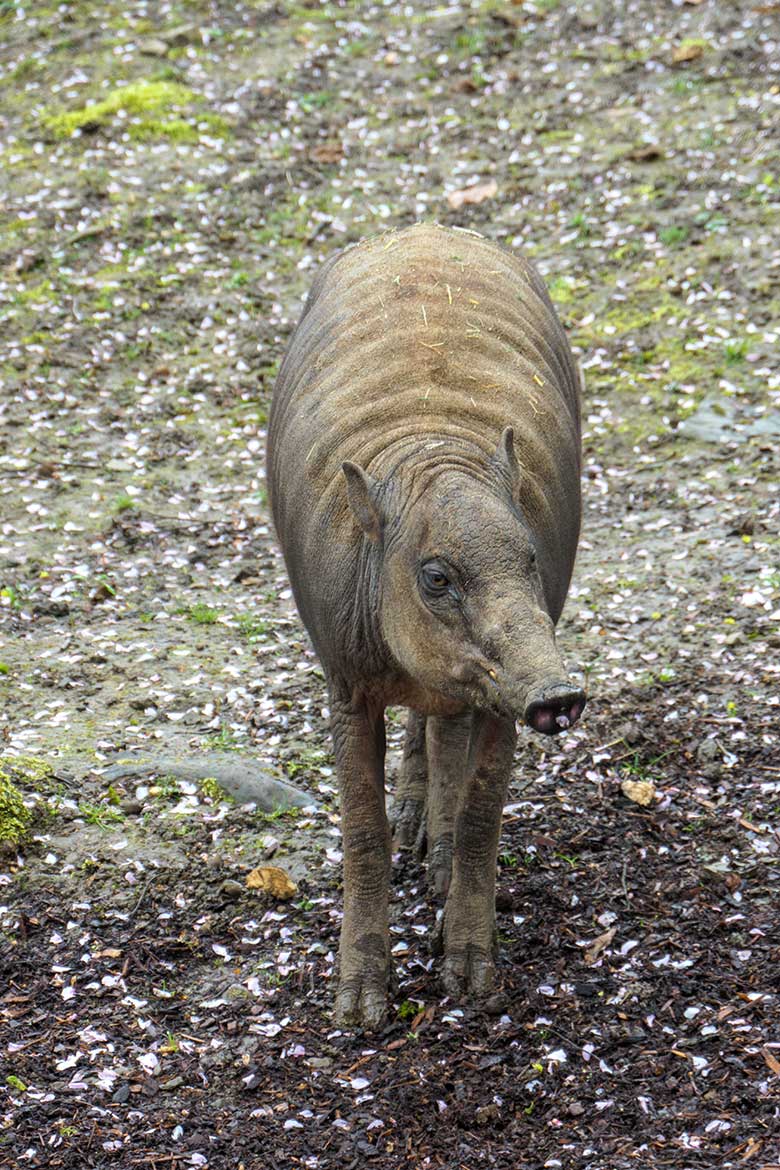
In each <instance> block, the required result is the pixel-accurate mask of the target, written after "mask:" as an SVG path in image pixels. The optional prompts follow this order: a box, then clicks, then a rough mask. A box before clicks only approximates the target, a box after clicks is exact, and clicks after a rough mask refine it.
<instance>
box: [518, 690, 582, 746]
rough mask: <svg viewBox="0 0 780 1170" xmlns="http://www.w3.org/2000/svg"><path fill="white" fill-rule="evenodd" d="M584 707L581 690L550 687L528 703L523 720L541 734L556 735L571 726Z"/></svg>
mask: <svg viewBox="0 0 780 1170" xmlns="http://www.w3.org/2000/svg"><path fill="white" fill-rule="evenodd" d="M584 708H585V696H584V694H583V693H582V691H573V690H571V689H570V688H568V687H566V688H563V687H560V688H558V687H555V688H550V689H548V690H546V691H545V692H543V693H542V695H541V696H540V697H539V698H538V699H534V700H533V701H532V702H530V703H529V704H528V706H527V707H526V710H525V722H526V723H527V724H528V726H529V727H531V728H533V730H534V731H538V732H540V733H541V734H542V735H557V734H558V732H560V731H565V730H566V728H567V727H572V726H573V725H574V724H575V723H576V722H577V720H578V719H579V717H580V715H582V712H583V710H584Z"/></svg>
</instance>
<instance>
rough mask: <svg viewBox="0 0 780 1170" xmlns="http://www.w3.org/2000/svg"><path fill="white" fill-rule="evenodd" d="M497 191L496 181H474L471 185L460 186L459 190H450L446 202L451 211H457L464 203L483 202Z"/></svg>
mask: <svg viewBox="0 0 780 1170" xmlns="http://www.w3.org/2000/svg"><path fill="white" fill-rule="evenodd" d="M497 191H498V183H497V182H496V180H495V179H490V180H489V181H488V182H487V183H475V184H474V186H473V187H462V188H461V189H460V191H450V193H449V195H448V196H447V204H448V206H449V207H451V208H452V210H453V211H457V210H458V209H459V208H461V207H463V206H464V204H466V203H484V202H485V200H486V199H492V198H493V196H494V195H495V194H496V192H497Z"/></svg>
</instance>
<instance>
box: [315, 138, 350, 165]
mask: <svg viewBox="0 0 780 1170" xmlns="http://www.w3.org/2000/svg"><path fill="white" fill-rule="evenodd" d="M343 157H344V147H343V145H342V144H341V143H340V142H339V141H337V140H336V141H331V142H321V143H320V145H319V146H315V147H313V148H312V150H310V151H309V158H310V159H312V160H313V161H314V162H319V163H337V162H341V160H342V159H343Z"/></svg>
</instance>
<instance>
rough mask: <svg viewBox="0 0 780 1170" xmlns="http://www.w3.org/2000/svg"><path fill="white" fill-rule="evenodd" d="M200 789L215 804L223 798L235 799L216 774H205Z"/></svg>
mask: <svg viewBox="0 0 780 1170" xmlns="http://www.w3.org/2000/svg"><path fill="white" fill-rule="evenodd" d="M200 790H201V792H202V793H203V795H204V796H205V797H206V798H207V799H208V800H213V801H214V803H215V804H218V803H219V801H221V800H228V801H232V799H233V798H232V796H230V794H229V793H227V792H225V790H224V788H223V787H222V785H221V784H220V782H219V780H217V779H216V778H215V777H214V776H204V778H203V779H202V780H201V782H200Z"/></svg>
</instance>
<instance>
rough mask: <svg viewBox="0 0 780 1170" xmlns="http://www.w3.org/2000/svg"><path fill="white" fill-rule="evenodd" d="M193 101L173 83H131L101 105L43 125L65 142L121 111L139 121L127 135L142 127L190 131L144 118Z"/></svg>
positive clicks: (48, 117)
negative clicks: (74, 134)
mask: <svg viewBox="0 0 780 1170" xmlns="http://www.w3.org/2000/svg"><path fill="white" fill-rule="evenodd" d="M197 100H199V99H198V98H197V95H196V94H195V93H193V91H192V90H191V89H188V88H187V86H185V85H180V84H179V83H178V82H175V81H134V82H131V84H130V85H123V86H120V87H119V88H118V89H112V90H111V92H110V93H109V94H108V96H107V97H105V98H104V99H103V101H102V102H96V103H95V104H94V105H89V106H82V107H81V109H78V110H70V111H68V112H67V113H64V114H47V115H45V116H44V119H43V122H44V125H45V127H46V128H47V130H50V131H51V132H52V133H53V134H54V135H55V136H56V137H57V138H69V137H70V136H71V134H73V133H75V131H76V130H98V129H100V128H101V127H103V126H107V125H108V124H109V123H110V122H112V121H113V119H114V118H115V117H116V116H117V114H118V113H119V111H120V110H124V111H125V113H126V114H128V115H130V116H134V117H136V118H138V119H140V121H138V122H136V123H135V125H134V126H133V125H131V127H129V129H130V132H131V133H137V132H138V131H139V128H143V126H144V125H147V126H150V127H155V126H156V127H160V126H168V127H170V126H171V125H173V126H174V127H176V126H178V125H179V123H181V124H182V125H184V126H187V127H188V129H191V127H190V125H189V123H187V122H184V121H183V119H173V121H172V122H170V121H168V122H165V121H161V120H159V119H157V118H156V117H147V115H149V114H153V113H156V112H157V111H160V110H167V109H171V108H175V107H178V108H181V107H183V106H189V105H191V104H192V103H193V102H195V101H197ZM179 132H181V131H180V130H179Z"/></svg>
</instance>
